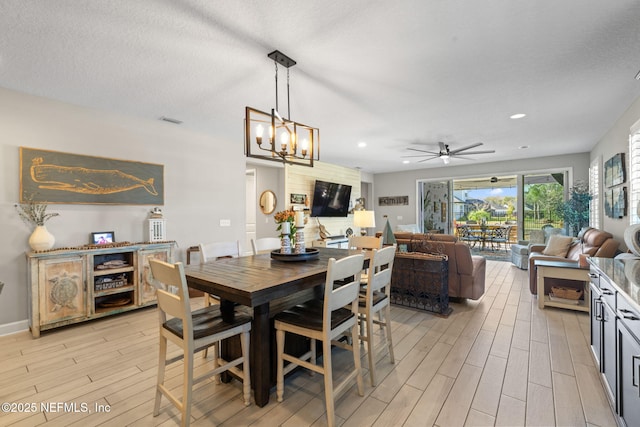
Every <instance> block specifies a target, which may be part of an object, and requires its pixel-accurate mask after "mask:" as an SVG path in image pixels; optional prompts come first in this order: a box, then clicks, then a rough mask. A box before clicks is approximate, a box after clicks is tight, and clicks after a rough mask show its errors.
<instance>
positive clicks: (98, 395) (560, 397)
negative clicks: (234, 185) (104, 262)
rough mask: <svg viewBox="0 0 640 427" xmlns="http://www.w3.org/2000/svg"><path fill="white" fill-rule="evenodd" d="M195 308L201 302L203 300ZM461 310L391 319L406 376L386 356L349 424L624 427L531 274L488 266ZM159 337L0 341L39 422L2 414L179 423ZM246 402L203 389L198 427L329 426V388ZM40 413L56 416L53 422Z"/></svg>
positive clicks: (574, 319)
mask: <svg viewBox="0 0 640 427" xmlns="http://www.w3.org/2000/svg"><path fill="white" fill-rule="evenodd" d="M194 304H195V305H197V304H201V301H198V299H194ZM453 307H454V312H453V314H452V315H451V316H449V318H446V319H445V318H440V317H436V316H433V315H430V314H427V313H424V312H419V311H415V310H411V309H405V308H400V307H393V308H392V316H393V323H392V324H393V339H394V344H395V345H394V348H395V356H396V363H395V364H393V365H392V364H390V363H389V359H388V357H387V356H386V354H384V353H381V354H380V355H379V357H378V362H377V364H376V366H377V371H378V374H379V377H380V380H379V384H378V386H377V387H375V388H372V387H371V386H370V385H369V383H368V376H365V381H364V383H365V396H364V397H360V396H358V395H357V393H356V391H355V387H352V388H351V389H349V390H347V391H346V392H345V394H344V395H343V396H342V397H340V398H339V400H338V402H337V405H336V414H337V416H338V423H339V424H342V425H344V426H372V425H375V426H421V427H422V426H430V425H437V426H463V425H470V426H490V425H500V426H523V425H543V426H553V425H558V426H587V425H588V426H614V425H615V421H614V418H613V415H612V412H611V410H610V408H609V405H608V403H607V400H606V397H605V395H604V392H603V389H602V386H601V384H600V380H599V378H598V373H597V372H596V369H595V367H594V363H593V359H592V356H591V354H590V350H589V345H588V342H589V339H588V336H589V317H588V315H586V314H578V313H576V312H573V311H569V310H560V309H545V310H539V309H538V308H537V305H536V299H535V298H532V296H531V295H530V293H529V289H528V285H527V272H526V271H522V270H519V269H517V268H515V267H513V266H512V265H511V264H510V263H506V262H497V261H489V262H488V263H487V280H486V293H485V295H484V297H483V298H482V299H481V300H479V301H467V302H465V303H461V304H453ZM157 328H158V326H157V316H156V311H155V309H153V308H151V309H145V310H141V311H136V312H133V313H129V314H124V315H120V316H115V317H111V318H107V319H103V320H99V321H94V322H89V323H86V324H82V325H79V326H74V327H70V328H66V329H62V330H57V331H53V332H49V333H45V334H43V336H42V337H41V338H40V339H32V338H31V335H30V334H29V333H28V332H24V333H19V334H14V335H11V336H6V337H0V402H16V403H18V404H23V405H24V404H29V405H31V404H35V405H34V406H35V408H31V409H33V411H32V412H21V413H1V412H0V425H2V426H7V425H11V426H37V425H46V426H66V425H74V426H75V425H78V426H96V425H106V426H125V425H126V426H154V425H163V426H174V425H177V424H179V418H178V413H177V411H176V409H175V408H173V406H171V405H169V404H168V402H167V400H166V399H163V405H162V408H161V412H160V415H159V416H158V417H156V418H154V417H152V415H151V412H152V408H153V399H154V384H155V377H156V369H157V368H156V367H157V361H156V357H157V347H158V338H157ZM196 359H197V360H198V362H199V363H200V365H204V364H207V361H203V360H202V358H201V357H197V358H196ZM334 359H335V361H334V365H335V366H334V368H335V371H336V375H340V374H339V372H340V371H341V369H343V368H344V367H346V366H348V362H349V355H348V354H347V353H346V352H344V351H341V350H336V351H335V353H334ZM201 368H202V366H200V367H199V368H198V369H201ZM363 368H365V369H366V368H367V362H366V356H364V355H363ZM180 375H181V367H180V366H178V367H176V368H172V369H171V370H170V371H169V378H170V382H171V383H172V384H173V385H174V387H175V388H176V389H179V387H180V381H181V379H180ZM240 392H241V387H240V385H239V383H238V382H236V381H234V382H232V383H230V384H221V385H216V384H215V383H214V382H213V381H205V382H202V383H200V384H198V385H196V387H195V391H194V401H193V409H192V425H194V426H209V425H222V426H248V425H250V426H279V425H283V426H296V427H297V426H307V425H313V426H321V425H325V424H326V418H325V416H324V401H323V386H322V376H321V375H315V376H309V375H308V374H307V373H306V372H298V373H295V374H294V375H293V376H292V377H290V378H288V379H287V381H286V388H285V400H284V402H283V403H279V404H278V403H276V402H275V395H274V394H272V398H271V402H270V403H269V404H268V405H267V406H265V407H264V408H258V407H257V406H256V405H251V406H249V407H244V406H243V404H242V401H241V393H240ZM42 402H44V403H45V404H48V405H49V408H48V410H47V411H44V410H43V409H46V408H42V407H41V403H42ZM64 403H67V404H69V403H75V404H76V405H77V407H76V408H75V409H76V411H75V412H74V411H71V410H72V409H74V408H73V407H67V408H65V407H64V406H58V404H64ZM82 405H86V407H85V406H82ZM96 405H98V409H101V410H98V411H96ZM54 409H55V410H57V411H56V412H54ZM85 409H87V410H88V412H85ZM107 410H108V411H107Z"/></svg>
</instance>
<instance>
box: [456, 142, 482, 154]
mask: <svg viewBox="0 0 640 427" xmlns="http://www.w3.org/2000/svg"><path fill="white" fill-rule="evenodd" d="M480 145H482V142H476V143H475V144H471V145H467V146H466V147H462V148H458V149H457V150H451V151H450V153H451V154H457V153H459V152H461V151H465V150H469V149H471V148H475V147H478V146H480Z"/></svg>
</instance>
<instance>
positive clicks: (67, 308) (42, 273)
mask: <svg viewBox="0 0 640 427" xmlns="http://www.w3.org/2000/svg"><path fill="white" fill-rule="evenodd" d="M84 266H85V259H84V258H83V257H81V256H77V257H65V258H57V259H46V260H40V261H39V262H38V289H39V295H38V298H39V312H40V325H46V324H48V323H57V322H63V321H65V320H72V319H77V318H81V317H86V316H87V293H86V286H85V284H86V277H85V268H84ZM70 323H71V322H70Z"/></svg>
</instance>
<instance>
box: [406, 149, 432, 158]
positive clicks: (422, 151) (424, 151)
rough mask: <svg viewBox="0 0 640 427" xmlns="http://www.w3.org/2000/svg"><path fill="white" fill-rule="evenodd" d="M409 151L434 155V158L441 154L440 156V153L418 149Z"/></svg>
mask: <svg viewBox="0 0 640 427" xmlns="http://www.w3.org/2000/svg"><path fill="white" fill-rule="evenodd" d="M407 150H411V151H418V152H420V153H427V154H433V155H434V156H437V155H439V154H440V153H436V152H433V151H427V150H419V149H417V148H407Z"/></svg>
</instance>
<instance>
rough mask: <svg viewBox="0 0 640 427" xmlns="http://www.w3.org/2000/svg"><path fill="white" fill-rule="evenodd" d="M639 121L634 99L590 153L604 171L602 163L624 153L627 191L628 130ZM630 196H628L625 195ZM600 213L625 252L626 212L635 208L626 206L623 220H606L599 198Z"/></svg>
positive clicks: (637, 103)
mask: <svg viewBox="0 0 640 427" xmlns="http://www.w3.org/2000/svg"><path fill="white" fill-rule="evenodd" d="M638 120H640V98H638V99H636V100H635V102H633V103H632V104H631V106H629V108H628V109H627V111H625V113H624V114H623V115H622V116H620V118H619V119H618V121H617V122H616V123H614V125H613V126H612V127H611V129H610V130H609V131H608V132H607V133H606V134H605V135H604V136H603V137H602V139H601V140H600V142H598V144H597V145H596V146H595V147H594V149H593V150H592V151H591V161H594V160H596V159H599V161H600V168H601V170H604V166H603V162H605V161H607V160H608V159H610V158H611V157H612V156H613V155H614V154H617V153H625V167H626V169H627V171H626V179H627V181H626V182H625V184H624V186H625V187H627V191H628V190H629V171H630V161H629V129H630V128H631V126H632V125H633V124H634V123H635V122H637V121H638ZM627 196H630V194H627ZM600 200H601V205H600V212H601V217H602V221H603V226H602V228H603V229H604V230H607V231H608V232H610V233H612V234H613V235H614V236H615V237H616V239H617V240H618V241H619V242H620V250H623V251H626V250H627V246H626V245H625V243H624V238H623V236H624V230H625V229H626V228H627V227H628V226H629V215H628V212H629V210H630V209H633V210H635V209H636V207H635V206H627V215H626V216H625V217H624V218H620V219H614V218H608V217H607V216H606V215H605V214H604V205H603V204H602V203H603V202H604V198H601V199H600ZM627 202H628V201H627Z"/></svg>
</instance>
